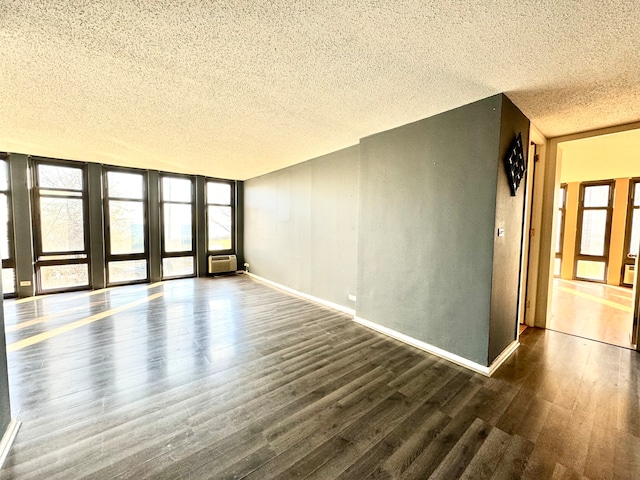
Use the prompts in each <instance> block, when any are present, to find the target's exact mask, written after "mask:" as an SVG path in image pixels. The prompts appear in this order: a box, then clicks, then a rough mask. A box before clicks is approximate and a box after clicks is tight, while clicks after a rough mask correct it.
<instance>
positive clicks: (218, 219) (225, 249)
mask: <svg viewBox="0 0 640 480" xmlns="http://www.w3.org/2000/svg"><path fill="white" fill-rule="evenodd" d="M206 201H207V250H208V252H209V253H212V254H216V253H233V251H234V246H235V235H234V230H235V222H234V218H235V215H234V207H233V205H234V195H233V182H225V181H222V180H209V181H207V192H206Z"/></svg>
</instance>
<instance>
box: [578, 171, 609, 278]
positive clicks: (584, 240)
mask: <svg viewBox="0 0 640 480" xmlns="http://www.w3.org/2000/svg"><path fill="white" fill-rule="evenodd" d="M613 185H614V183H613V182H612V181H607V182H593V183H582V184H580V204H579V208H578V235H577V238H576V261H575V266H574V276H575V278H577V279H581V280H591V281H595V282H604V281H605V279H606V275H607V266H608V260H609V240H610V236H611V213H612V210H613V207H612V205H613V191H614V188H613Z"/></svg>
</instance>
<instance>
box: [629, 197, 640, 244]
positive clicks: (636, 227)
mask: <svg viewBox="0 0 640 480" xmlns="http://www.w3.org/2000/svg"><path fill="white" fill-rule="evenodd" d="M639 243H640V208H634V209H633V218H632V219H631V243H630V245H629V253H633V254H634V255H638V244H639Z"/></svg>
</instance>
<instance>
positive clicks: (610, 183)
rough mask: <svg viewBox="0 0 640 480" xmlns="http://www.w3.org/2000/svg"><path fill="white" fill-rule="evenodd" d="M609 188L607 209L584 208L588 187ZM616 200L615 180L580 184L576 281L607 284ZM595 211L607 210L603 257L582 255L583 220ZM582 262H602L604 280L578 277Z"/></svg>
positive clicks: (575, 261)
mask: <svg viewBox="0 0 640 480" xmlns="http://www.w3.org/2000/svg"><path fill="white" fill-rule="evenodd" d="M604 185H608V186H609V199H608V204H607V206H606V207H585V206H584V194H585V190H586V188H588V187H598V186H604ZM614 198H615V180H599V181H592V182H581V183H580V192H579V197H578V225H577V229H576V248H575V255H574V260H573V278H574V279H575V280H581V281H585V282H594V283H607V275H608V272H609V248H610V245H611V223H612V221H613V200H614ZM593 210H606V212H607V219H606V222H605V232H604V246H603V254H602V255H586V254H582V253H580V247H581V243H582V228H583V219H584V212H585V211H593ZM580 260H582V261H593V262H602V263H604V275H603V279H602V280H597V279H593V278H585V277H579V276H578V262H579V261H580Z"/></svg>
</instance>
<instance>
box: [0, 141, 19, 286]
mask: <svg viewBox="0 0 640 480" xmlns="http://www.w3.org/2000/svg"><path fill="white" fill-rule="evenodd" d="M0 161H4V162H5V164H6V166H7V189H6V190H0V193H2V194H4V195H6V199H7V240H8V244H7V254H8V257H7V258H6V259H5V258H3V259H2V269H5V268H7V269H8V268H11V269H13V292H10V293H7V292H5V291H4V289H2V294H3V297H4V298H13V297H16V296H17V295H18V285H17V283H18V282H17V281H16V280H17V277H18V275H17V272H16V247H15V239H14V226H13V199H12V197H11V164H10V160H9V154H8V153H5V152H0Z"/></svg>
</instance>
